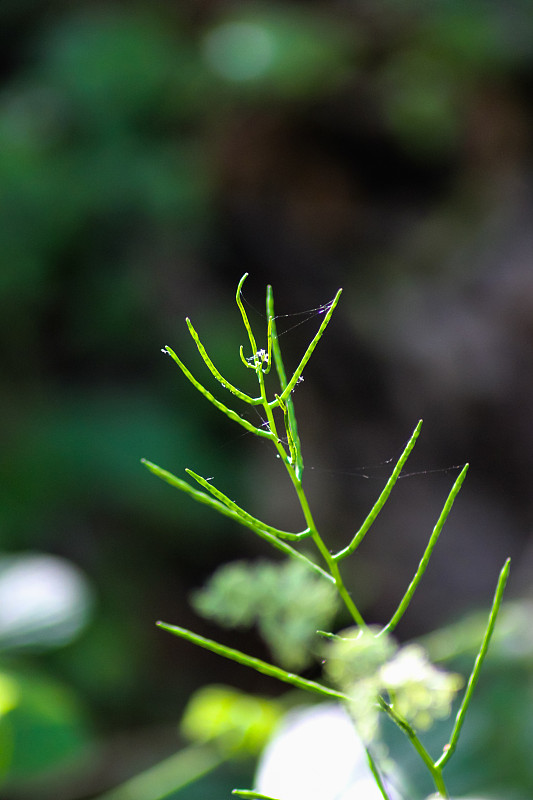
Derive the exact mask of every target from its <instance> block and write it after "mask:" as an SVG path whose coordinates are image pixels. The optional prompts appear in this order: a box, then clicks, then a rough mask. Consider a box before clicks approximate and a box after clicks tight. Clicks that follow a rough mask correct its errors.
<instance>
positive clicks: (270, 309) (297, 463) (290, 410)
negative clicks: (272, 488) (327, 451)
mask: <svg viewBox="0 0 533 800" xmlns="http://www.w3.org/2000/svg"><path fill="white" fill-rule="evenodd" d="M266 313H267V316H268V318H269V320H271V324H270V331H271V336H270V344H271V348H272V356H273V359H274V363H275V365H276V372H277V374H278V379H279V384H280V387H281V391H282V392H283V391H285V389H286V388H287V375H286V372H285V365H284V363H283V358H282V355H281V349H280V346H279V340H278V331H277V327H276V316H275V314H274V293H273V291H272V286H270V285H268V286H267V295H266ZM276 400H277V402H278V403H279V398H278V397H276ZM284 402H285V407H286V409H287V420H288V425H287V423H286V428H287V437H289V434H290V438H291V439H292V441H293V444H294V451H295V459H294V462H293V463H294V471H295V473H296V477H297V478H298V480H301V479H302V474H303V469H304V463H303V457H302V449H301V445H300V437H299V436H298V425H297V423H296V414H295V411H294V403H293V400H292V396H291V395H290V394H289V395H288V397H286V398H285V401H284Z"/></svg>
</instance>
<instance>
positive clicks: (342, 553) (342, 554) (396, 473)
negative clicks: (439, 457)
mask: <svg viewBox="0 0 533 800" xmlns="http://www.w3.org/2000/svg"><path fill="white" fill-rule="evenodd" d="M421 427H422V420H419V422H418V425H417V426H416V428H415V429H414V431H413V434H412V436H411V438H410V439H409V441H408V442H407V445H406V446H405V449H404V451H403V453H402V454H401V456H400V458H399V460H398V463H397V464H396V466H395V467H394V470H393V472H392V474H391V476H390V478H389V480H388V481H387V483H386V484H385V487H384V489H383V491H382V492H381V494H380V496H379V497H378V499H377V501H376V503H375V504H374V506H373V508H372V510H371V511H370V514H369V515H368V516H367V518H366V519H365V521H364V522H363V524H362V525H361V527H360V528H359V530H358V531H357V533H356V534H355V536H354V537H353V539H352V541H351V542H350V544H349V545H348V546H347V547H345V548H344V549H343V550H339V552H338V553H336V554H335V556H334V558H335V560H336V561H340V560H341V559H343V558H346V556H349V555H351V553H353V552H355V550H357V548H358V547H359V545H360V544H361V542H362V541H363V539H364V538H365V536H366V534H367V533H368V531H369V530H370V527H371V526H372V524H373V523H374V521H375V519H376V517H377V516H378V514H379V512H380V511H381V509H382V508H383V506H384V505H385V503H386V501H387V499H388V497H389V495H390V493H391V491H392V488H393V486H394V484H395V483H396V481H397V480H398V478H399V477H400V473H401V471H402V469H403V467H404V465H405V462H406V461H407V459H408V458H409V454H410V453H411V450H412V449H413V447H414V446H415V443H416V440H417V439H418V436H419V434H420V429H421Z"/></svg>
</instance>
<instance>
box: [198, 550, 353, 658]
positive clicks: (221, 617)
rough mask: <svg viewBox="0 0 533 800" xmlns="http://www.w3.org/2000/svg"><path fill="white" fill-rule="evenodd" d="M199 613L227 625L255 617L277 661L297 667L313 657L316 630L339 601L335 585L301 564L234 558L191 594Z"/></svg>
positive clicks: (326, 621) (330, 617) (245, 623)
mask: <svg viewBox="0 0 533 800" xmlns="http://www.w3.org/2000/svg"><path fill="white" fill-rule="evenodd" d="M193 605H194V606H195V608H196V609H197V611H198V612H199V613H200V614H203V616H205V617H207V618H209V619H214V620H216V621H217V622H219V623H220V624H222V625H226V626H228V627H238V626H249V625H251V624H252V623H253V622H256V623H257V625H258V627H259V631H260V632H261V634H262V636H263V638H264V639H265V641H266V642H267V644H268V645H269V647H270V648H271V650H272V652H273V654H274V655H275V657H276V658H277V659H278V660H279V661H280V663H281V664H283V665H284V666H286V667H288V668H292V669H301V668H302V667H304V666H306V665H307V664H308V663H309V662H310V660H311V658H312V644H313V642H314V641H315V640H316V631H317V630H318V629H320V628H323V627H326V626H328V625H330V624H331V622H332V620H333V618H334V616H335V614H336V612H337V610H338V606H339V601H338V597H337V594H336V591H335V588H334V587H333V586H332V585H331V584H330V583H327V582H326V581H324V580H322V578H320V577H316V576H315V575H314V574H312V573H310V572H309V570H308V569H307V568H306V567H305V566H304V565H302V564H300V563H299V562H296V561H287V562H282V563H279V564H275V563H272V562H259V563H257V564H250V563H247V562H244V561H237V562H234V563H232V564H227V565H225V566H223V567H221V568H220V569H218V570H217V571H216V572H215V574H214V575H213V577H212V578H211V579H210V580H209V582H208V583H207V584H206V586H205V587H204V588H203V589H201V590H200V591H198V592H196V593H195V594H194V596H193Z"/></svg>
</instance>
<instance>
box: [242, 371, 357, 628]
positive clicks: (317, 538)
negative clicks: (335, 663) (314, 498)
mask: <svg viewBox="0 0 533 800" xmlns="http://www.w3.org/2000/svg"><path fill="white" fill-rule="evenodd" d="M257 379H258V381H259V386H260V389H261V397H262V399H263V408H264V409H265V413H266V415H267V419H268V425H269V427H270V430H271V431H272V433H273V434H274V436H275V437H276V439H275V441H274V444H275V447H276V450H277V451H278V454H279V456H280V458H281V460H282V461H283V463H284V464H285V468H286V470H287V472H288V473H289V477H290V479H291V481H292V484H293V486H294V489H295V491H296V494H297V496H298V500H299V502H300V507H301V509H302V512H303V515H304V518H305V521H306V524H307V527H308V528H309V530H310V531H311V538H312V539H313V541H314V543H315V545H316V547H317V550H318V551H319V553H320V555H321V556H322V558H323V559H324V561H325V562H326V564H327V567H328V569H329V571H330V574H331V576H332V577H333V579H334V581H335V586H336V587H337V591H338V593H339V595H340V596H341V598H342V601H343V603H344V605H345V606H346V608H347V609H348V611H349V612H350V615H351V617H352V619H353V620H354V622H355V623H356V625H359V626H360V627H362V628H364V627H366V623H365V621H364V619H363V617H362V615H361V612H360V611H359V609H358V608H357V606H356V605H355V603H354V601H353V600H352V598H351V596H350V593H349V592H348V590H347V589H346V586H345V585H344V581H343V579H342V575H341V572H340V569H339V565H338V564H337V562H336V561H335V559H334V557H333V555H332V554H331V553H330V552H329V550H328V548H327V547H326V545H325V544H324V540H323V539H322V537H321V535H320V533H319V532H318V528H317V526H316V524H315V520H314V519H313V515H312V513H311V509H310V507H309V502H308V500H307V497H306V495H305V492H304V489H303V486H302V481H301V479H300V478H298V476H297V475H296V472H295V470H294V467H293V465H292V463H291V460H290V458H289V457H288V456H287V452H286V450H285V448H284V447H283V444H282V442H281V440H280V438H279V435H278V431H277V427H276V420H275V419H274V412H273V411H272V408H271V407H270V405H269V403H268V398H267V395H266V388H265V378H264V375H263V370H262V369H261V367H258V368H257Z"/></svg>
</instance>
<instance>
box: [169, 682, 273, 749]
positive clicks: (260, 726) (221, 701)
mask: <svg viewBox="0 0 533 800" xmlns="http://www.w3.org/2000/svg"><path fill="white" fill-rule="evenodd" d="M281 714H282V707H281V705H280V704H279V703H277V702H276V701H275V700H270V699H267V698H263V697H257V696H256V695H249V694H245V693H244V692H240V691H238V690H237V689H232V688H231V687H228V686H205V687H203V688H202V689H200V690H199V691H197V692H196V693H195V694H194V695H193V696H192V698H191V699H190V701H189V704H188V705H187V708H186V709H185V713H184V715H183V719H182V722H181V729H182V731H183V733H184V734H185V736H187V738H188V739H190V740H191V741H193V742H198V743H201V744H204V743H208V742H211V743H213V744H214V745H215V746H216V747H217V748H219V749H220V750H221V751H222V752H223V753H225V754H226V755H231V756H235V755H257V754H258V753H259V752H260V751H261V749H262V748H263V747H264V745H265V744H266V742H267V740H268V739H269V737H270V736H271V735H272V731H273V729H274V727H275V725H276V724H277V723H278V721H279V719H280V718H281Z"/></svg>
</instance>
